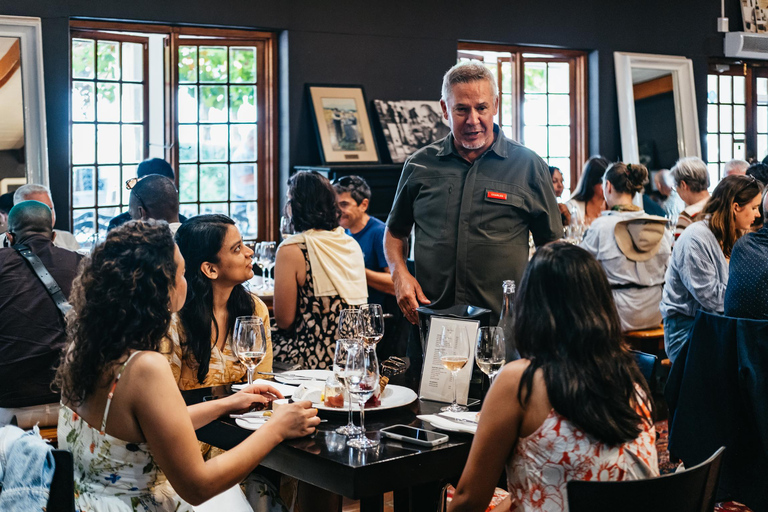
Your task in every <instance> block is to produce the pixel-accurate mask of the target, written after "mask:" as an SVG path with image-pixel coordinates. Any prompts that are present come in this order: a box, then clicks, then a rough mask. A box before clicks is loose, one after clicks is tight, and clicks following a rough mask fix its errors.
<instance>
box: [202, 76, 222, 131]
mask: <svg viewBox="0 0 768 512" xmlns="http://www.w3.org/2000/svg"><path fill="white" fill-rule="evenodd" d="M200 122H201V123H226V122H227V87H226V86H224V85H201V86H200Z"/></svg>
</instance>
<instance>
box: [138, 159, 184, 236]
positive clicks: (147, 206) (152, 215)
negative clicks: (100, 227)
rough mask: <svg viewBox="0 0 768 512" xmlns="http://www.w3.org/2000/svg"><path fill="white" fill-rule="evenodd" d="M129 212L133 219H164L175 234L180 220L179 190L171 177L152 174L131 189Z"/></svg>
mask: <svg viewBox="0 0 768 512" xmlns="http://www.w3.org/2000/svg"><path fill="white" fill-rule="evenodd" d="M128 213H129V214H130V215H131V219H132V220H140V219H141V220H147V219H155V220H164V221H165V222H167V223H168V226H169V227H170V228H171V232H172V233H173V234H174V235H175V234H176V230H177V229H179V226H181V222H179V191H178V190H176V185H175V184H174V183H173V181H171V179H170V178H167V177H165V176H161V175H159V174H150V175H149V176H146V177H144V178H142V179H141V180H140V181H139V182H138V183H136V185H134V186H133V188H132V189H131V195H130V197H129V199H128Z"/></svg>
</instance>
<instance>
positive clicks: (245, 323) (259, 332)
mask: <svg viewBox="0 0 768 512" xmlns="http://www.w3.org/2000/svg"><path fill="white" fill-rule="evenodd" d="M232 351H233V352H234V353H235V355H236V356H237V358H238V359H239V360H240V362H241V363H243V364H244V365H245V366H246V368H247V369H248V384H249V385H250V384H253V371H254V370H255V369H256V367H257V366H258V365H259V363H260V362H261V360H262V359H264V355H265V354H266V353H267V336H266V332H265V330H264V321H263V320H262V319H261V318H259V317H258V316H239V317H237V318H236V319H235V327H234V329H233V332H232Z"/></svg>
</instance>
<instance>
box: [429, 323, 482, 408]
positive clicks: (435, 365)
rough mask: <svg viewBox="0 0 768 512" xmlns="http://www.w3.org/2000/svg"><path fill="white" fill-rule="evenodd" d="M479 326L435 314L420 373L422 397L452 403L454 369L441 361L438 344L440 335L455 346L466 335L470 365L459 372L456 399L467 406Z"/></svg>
mask: <svg viewBox="0 0 768 512" xmlns="http://www.w3.org/2000/svg"><path fill="white" fill-rule="evenodd" d="M479 328H480V322H479V321H478V320H460V319H458V318H450V317H440V316H433V317H432V319H431V321H430V325H429V334H428V335H427V348H426V353H425V354H424V369H423V370H422V374H421V386H420V387H419V398H423V399H426V400H435V401H437V402H447V403H451V402H453V385H454V384H453V381H452V380H451V372H450V370H448V369H447V368H446V367H445V366H443V363H442V362H441V360H440V353H439V351H438V350H437V344H438V340H439V339H440V337H442V336H445V337H446V340H447V341H448V342H449V343H450V344H451V346H455V343H456V342H457V341H458V338H459V336H463V337H464V339H465V340H466V341H465V342H466V344H467V354H466V355H467V358H468V359H467V364H465V365H464V368H462V369H461V370H459V371H458V372H457V373H456V381H455V386H456V400H457V402H458V403H459V404H462V405H466V404H467V398H468V397H469V381H470V380H471V379H472V367H473V366H474V364H475V341H476V340H477V330H478V329H479Z"/></svg>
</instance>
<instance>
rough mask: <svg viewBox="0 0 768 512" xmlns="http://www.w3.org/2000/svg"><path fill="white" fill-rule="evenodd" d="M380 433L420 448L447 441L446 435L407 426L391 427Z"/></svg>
mask: <svg viewBox="0 0 768 512" xmlns="http://www.w3.org/2000/svg"><path fill="white" fill-rule="evenodd" d="M381 433H382V434H384V435H385V436H387V437H389V438H391V439H397V440H398V441H403V442H405V443H413V444H418V445H421V446H437V445H439V444H443V443H445V442H447V441H448V435H447V434H443V433H440V432H433V431H432V430H424V429H423V428H416V427H411V426H409V425H392V426H389V427H385V428H383V429H381Z"/></svg>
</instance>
